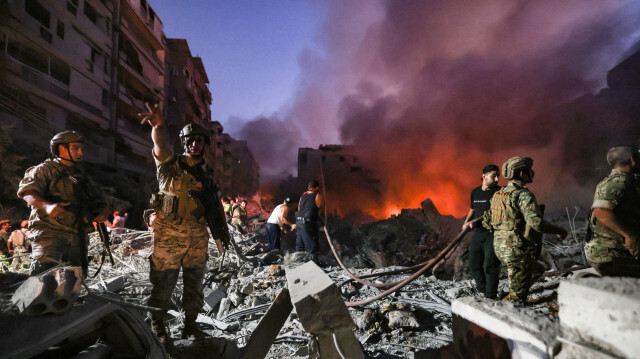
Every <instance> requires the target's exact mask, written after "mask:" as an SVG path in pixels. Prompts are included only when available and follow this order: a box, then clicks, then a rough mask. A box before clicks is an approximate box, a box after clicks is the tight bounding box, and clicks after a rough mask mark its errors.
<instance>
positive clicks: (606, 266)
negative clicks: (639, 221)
mask: <svg viewBox="0 0 640 359" xmlns="http://www.w3.org/2000/svg"><path fill="white" fill-rule="evenodd" d="M584 254H585V257H587V262H589V264H590V265H591V266H592V267H593V269H595V270H596V271H597V272H598V273H600V275H602V276H611V277H634V278H640V260H637V259H635V258H633V256H632V255H631V253H629V251H628V250H626V249H624V250H622V249H618V248H608V247H603V246H601V245H599V243H598V242H597V241H594V240H592V241H591V242H589V243H587V244H585V245H584Z"/></svg>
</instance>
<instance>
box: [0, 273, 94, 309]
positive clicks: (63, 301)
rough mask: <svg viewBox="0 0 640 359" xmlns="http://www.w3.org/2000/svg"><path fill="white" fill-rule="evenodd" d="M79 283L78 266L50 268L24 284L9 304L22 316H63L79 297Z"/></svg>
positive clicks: (80, 275) (80, 278) (80, 280)
mask: <svg viewBox="0 0 640 359" xmlns="http://www.w3.org/2000/svg"><path fill="white" fill-rule="evenodd" d="M81 283H82V269H81V268H80V267H64V268H53V269H51V270H49V271H48V272H45V273H43V274H40V275H38V276H35V277H30V278H28V279H27V280H26V281H24V282H23V283H22V285H20V287H18V289H17V290H16V291H15V293H14V294H13V296H12V297H11V302H12V303H13V305H14V306H15V307H16V308H17V310H18V312H19V313H21V314H26V315H41V314H47V313H53V314H62V313H64V312H66V311H67V309H69V307H71V305H73V302H74V301H75V299H76V297H78V295H79V294H80V289H81Z"/></svg>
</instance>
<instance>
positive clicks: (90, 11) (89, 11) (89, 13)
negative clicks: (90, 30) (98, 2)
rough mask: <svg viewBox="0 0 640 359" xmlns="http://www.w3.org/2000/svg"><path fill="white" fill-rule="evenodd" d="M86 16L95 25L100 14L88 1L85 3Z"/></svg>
mask: <svg viewBox="0 0 640 359" xmlns="http://www.w3.org/2000/svg"><path fill="white" fill-rule="evenodd" d="M84 15H85V16H86V17H87V18H88V19H89V20H91V22H92V23H94V24H95V23H96V22H97V21H98V13H97V12H96V9H94V8H93V6H91V4H89V3H88V2H86V1H85V3H84Z"/></svg>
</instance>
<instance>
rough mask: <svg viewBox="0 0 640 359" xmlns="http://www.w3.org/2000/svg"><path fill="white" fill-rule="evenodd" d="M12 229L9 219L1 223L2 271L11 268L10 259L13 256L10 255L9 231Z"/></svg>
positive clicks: (0, 253)
mask: <svg viewBox="0 0 640 359" xmlns="http://www.w3.org/2000/svg"><path fill="white" fill-rule="evenodd" d="M10 229H11V224H10V223H9V220H8V219H3V220H1V221H0V270H6V269H8V268H9V264H10V261H9V257H11V254H10V253H9V242H8V240H9V231H10Z"/></svg>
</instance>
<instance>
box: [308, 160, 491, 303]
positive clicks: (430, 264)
mask: <svg viewBox="0 0 640 359" xmlns="http://www.w3.org/2000/svg"><path fill="white" fill-rule="evenodd" d="M320 177H321V178H322V189H323V192H325V193H326V189H325V188H324V171H323V170H322V166H320ZM325 202H326V199H325ZM324 207H325V208H324V209H325V211H324V212H325V213H324V221H322V228H323V229H324V233H325V234H326V237H327V242H329V247H330V248H331V252H333V256H334V257H335V258H336V260H337V261H338V264H339V265H340V267H341V268H342V270H343V271H344V272H345V273H346V274H347V275H348V276H349V277H350V278H351V279H353V280H354V281H356V282H358V283H360V284H363V285H367V286H372V287H377V288H385V287H389V286H392V287H391V288H389V289H387V290H385V291H384V292H381V293H380V294H378V295H375V296H373V297H370V298H367V299H363V300H360V301H357V302H345V304H346V305H347V306H348V307H357V306H361V305H365V304H369V303H371V302H373V301H376V300H378V299H381V298H384V297H386V296H388V295H389V294H391V293H393V292H395V291H397V290H398V289H400V288H402V287H404V286H405V285H407V284H409V283H411V282H412V281H414V280H415V279H416V278H418V277H420V276H421V275H422V274H423V273H424V272H426V271H427V270H430V269H432V268H433V267H434V266H435V265H436V264H437V263H439V262H440V260H441V259H443V258H445V260H446V258H448V256H449V252H452V251H453V250H454V249H455V248H456V247H457V246H458V244H460V242H461V241H462V238H464V236H465V234H467V232H469V229H470V226H468V227H465V228H464V229H463V230H462V232H460V233H459V234H458V235H457V236H456V237H455V238H454V239H453V240H452V241H451V243H449V245H447V247H445V248H444V249H443V250H442V251H441V252H440V253H439V254H438V255H437V256H436V257H435V258H433V259H431V260H430V261H429V262H427V263H426V264H425V265H424V266H423V267H422V268H421V269H420V270H418V271H417V272H415V273H414V274H412V275H411V276H409V277H408V278H406V279H404V280H401V281H397V282H391V283H373V282H370V281H367V280H363V279H361V278H359V277H358V276H356V275H355V274H353V273H351V272H350V271H349V270H348V269H347V267H346V266H345V265H344V264H343V263H342V261H341V260H340V257H339V256H338V253H337V252H336V248H335V247H334V245H333V242H332V241H331V236H330V235H329V231H328V230H327V225H326V219H327V211H326V205H325V206H324ZM481 218H482V217H480V218H476V219H474V220H473V221H470V223H474V222H477V221H479V220H480V219H481ZM406 270H407V269H403V271H406Z"/></svg>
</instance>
